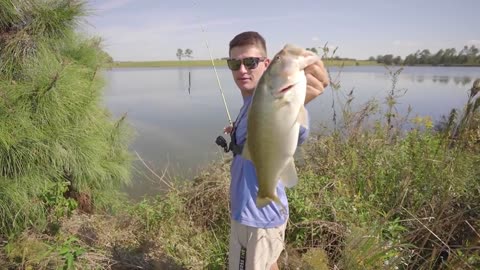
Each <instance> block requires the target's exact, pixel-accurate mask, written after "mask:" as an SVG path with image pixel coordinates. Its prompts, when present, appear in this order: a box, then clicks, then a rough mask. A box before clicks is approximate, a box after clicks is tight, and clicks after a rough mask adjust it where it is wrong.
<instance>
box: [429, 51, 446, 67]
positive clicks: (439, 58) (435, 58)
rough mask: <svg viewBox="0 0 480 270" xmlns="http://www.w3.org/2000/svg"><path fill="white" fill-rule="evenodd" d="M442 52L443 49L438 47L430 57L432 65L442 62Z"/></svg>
mask: <svg viewBox="0 0 480 270" xmlns="http://www.w3.org/2000/svg"><path fill="white" fill-rule="evenodd" d="M443 53H444V51H443V49H440V50H439V51H438V52H437V53H436V54H434V55H433V56H432V59H431V64H432V65H434V66H436V65H439V64H443Z"/></svg>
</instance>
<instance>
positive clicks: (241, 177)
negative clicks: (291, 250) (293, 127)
mask: <svg viewBox="0 0 480 270" xmlns="http://www.w3.org/2000/svg"><path fill="white" fill-rule="evenodd" d="M252 98H253V97H252V96H249V97H246V98H244V103H243V106H242V108H241V109H240V112H239V114H238V118H237V120H236V122H235V127H236V131H235V133H236V134H235V135H236V141H237V144H239V145H244V144H245V139H246V134H247V114H248V113H247V111H248V107H249V106H250V103H251V101H252ZM308 134H309V130H308V129H307V128H305V127H303V126H300V134H299V138H298V144H299V145H300V144H302V143H303V142H304V141H305V140H306V138H307V137H308ZM230 174H231V183H230V203H231V215H232V219H233V220H235V221H237V222H238V223H240V224H244V225H247V226H251V227H257V228H273V227H278V226H280V225H282V224H284V223H285V222H286V221H287V218H288V211H289V210H288V200H287V196H286V194H285V187H284V186H283V184H282V183H281V182H279V183H278V186H277V196H278V198H279V199H280V201H281V202H282V204H283V205H285V207H286V210H287V213H286V214H285V213H283V212H282V207H281V206H280V205H277V204H276V203H275V202H272V203H270V204H268V205H267V206H265V207H263V208H257V206H256V204H255V201H256V198H257V192H258V184H257V176H256V172H255V167H254V165H253V163H252V162H251V161H250V160H245V159H244V158H243V157H242V156H241V155H236V156H235V157H234V158H233V161H232V165H231V168H230Z"/></svg>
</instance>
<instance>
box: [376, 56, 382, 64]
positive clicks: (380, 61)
mask: <svg viewBox="0 0 480 270" xmlns="http://www.w3.org/2000/svg"><path fill="white" fill-rule="evenodd" d="M377 63H383V55H381V54H379V55H377Z"/></svg>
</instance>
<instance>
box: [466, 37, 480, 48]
mask: <svg viewBox="0 0 480 270" xmlns="http://www.w3.org/2000/svg"><path fill="white" fill-rule="evenodd" d="M467 45H468V46H472V45H475V47H477V46H480V40H478V39H471V40H469V41H467Z"/></svg>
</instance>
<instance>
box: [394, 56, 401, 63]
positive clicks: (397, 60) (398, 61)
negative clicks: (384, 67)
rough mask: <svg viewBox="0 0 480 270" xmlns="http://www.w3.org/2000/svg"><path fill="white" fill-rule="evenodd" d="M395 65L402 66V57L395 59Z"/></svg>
mask: <svg viewBox="0 0 480 270" xmlns="http://www.w3.org/2000/svg"><path fill="white" fill-rule="evenodd" d="M393 63H394V64H395V65H400V64H402V57H400V56H397V57H395V58H393Z"/></svg>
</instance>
